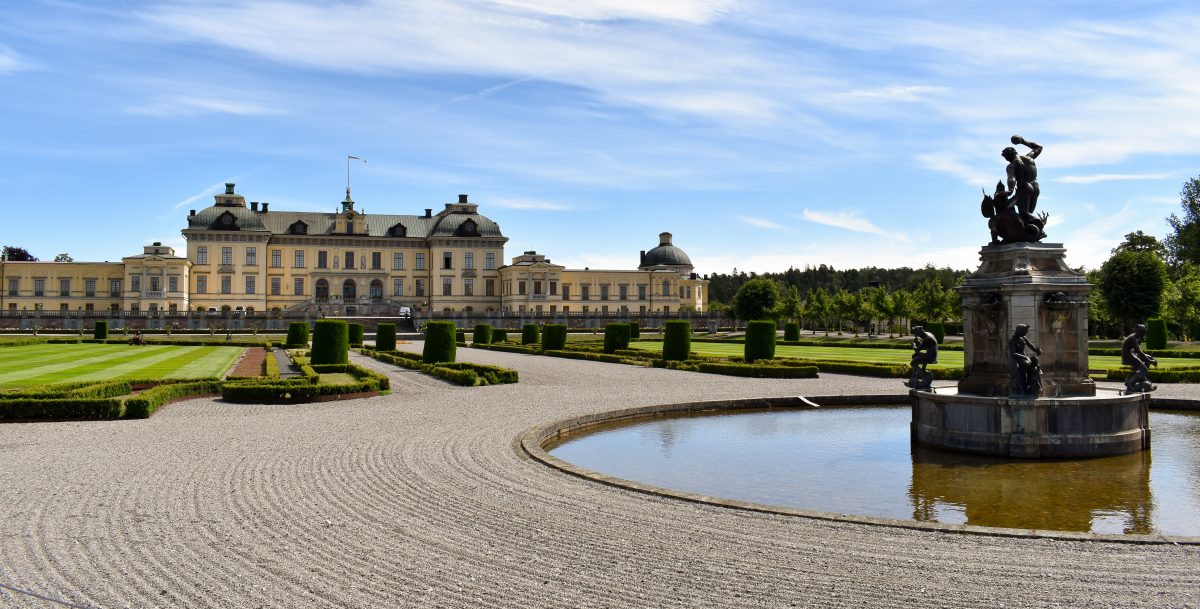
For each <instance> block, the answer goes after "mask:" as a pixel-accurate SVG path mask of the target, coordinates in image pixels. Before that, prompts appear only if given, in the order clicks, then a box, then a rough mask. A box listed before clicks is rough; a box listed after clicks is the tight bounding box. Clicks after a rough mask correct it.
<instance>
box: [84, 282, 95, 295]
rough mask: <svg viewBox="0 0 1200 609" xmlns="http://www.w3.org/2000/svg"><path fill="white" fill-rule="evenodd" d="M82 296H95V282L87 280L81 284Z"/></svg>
mask: <svg viewBox="0 0 1200 609" xmlns="http://www.w3.org/2000/svg"><path fill="white" fill-rule="evenodd" d="M83 295H84V296H86V297H88V298H92V297H94V296H95V295H96V280H95V279H87V280H85V281H84V282H83Z"/></svg>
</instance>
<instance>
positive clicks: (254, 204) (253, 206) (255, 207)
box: [250, 201, 258, 211]
mask: <svg viewBox="0 0 1200 609" xmlns="http://www.w3.org/2000/svg"><path fill="white" fill-rule="evenodd" d="M250 211H258V201H251V202H250Z"/></svg>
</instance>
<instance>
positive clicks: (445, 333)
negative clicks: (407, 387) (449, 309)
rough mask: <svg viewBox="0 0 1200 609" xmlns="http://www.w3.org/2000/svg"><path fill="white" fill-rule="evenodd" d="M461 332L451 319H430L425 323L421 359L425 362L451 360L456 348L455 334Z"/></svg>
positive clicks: (433, 362)
mask: <svg viewBox="0 0 1200 609" xmlns="http://www.w3.org/2000/svg"><path fill="white" fill-rule="evenodd" d="M459 332H462V330H459V329H458V328H455V327H454V322H452V321H431V322H429V323H427V324H425V350H424V351H423V352H422V353H421V360H422V361H424V362H425V363H426V364H436V363H438V362H452V361H454V356H455V354H456V352H457V350H458V346H457V345H456V344H455V342H454V341H455V338H456V335H457V334H458V333H459Z"/></svg>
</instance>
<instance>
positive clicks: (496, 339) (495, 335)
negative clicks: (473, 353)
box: [492, 328, 508, 343]
mask: <svg viewBox="0 0 1200 609" xmlns="http://www.w3.org/2000/svg"><path fill="white" fill-rule="evenodd" d="M506 340H508V330H504V329H501V328H492V342H493V343H502V342H504V341H506Z"/></svg>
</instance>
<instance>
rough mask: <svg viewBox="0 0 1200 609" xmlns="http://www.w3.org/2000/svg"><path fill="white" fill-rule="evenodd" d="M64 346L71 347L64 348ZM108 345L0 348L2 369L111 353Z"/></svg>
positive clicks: (0, 365)
mask: <svg viewBox="0 0 1200 609" xmlns="http://www.w3.org/2000/svg"><path fill="white" fill-rule="evenodd" d="M64 347H70V348H69V349H68V348H64ZM107 349H108V345H102V344H101V345H97V344H86V345H30V346H27V347H5V348H3V349H0V371H4V370H7V369H8V367H9V366H21V367H28V366H32V365H37V364H53V363H56V362H64V361H70V360H73V359H79V357H80V356H81V355H85V354H87V353H98V352H104V353H111V351H108V350H107Z"/></svg>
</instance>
